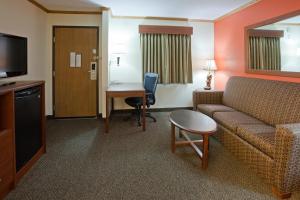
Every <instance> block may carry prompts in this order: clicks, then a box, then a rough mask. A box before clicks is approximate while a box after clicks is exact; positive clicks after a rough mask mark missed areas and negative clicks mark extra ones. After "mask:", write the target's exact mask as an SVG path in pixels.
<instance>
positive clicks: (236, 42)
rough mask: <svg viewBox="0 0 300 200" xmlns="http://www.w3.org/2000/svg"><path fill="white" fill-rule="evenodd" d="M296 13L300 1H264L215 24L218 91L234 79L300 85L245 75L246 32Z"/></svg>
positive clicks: (282, 78) (283, 78) (268, 77)
mask: <svg viewBox="0 0 300 200" xmlns="http://www.w3.org/2000/svg"><path fill="white" fill-rule="evenodd" d="M297 10H300V0H261V1H260V2H258V3H256V4H253V5H252V6H249V7H247V8H245V9H244V10H241V11H239V12H237V13H234V14H232V15H229V16H227V17H225V18H223V19H221V20H219V21H217V22H215V59H216V63H217V66H218V71H217V72H216V76H215V86H216V88H217V89H224V87H225V85H226V82H227V80H228V78H229V77H230V76H233V75H238V76H247V77H258V78H264V79H272V80H282V81H290V82H300V78H289V77H280V76H268V75H253V74H247V73H245V66H246V63H245V46H244V45H245V40H244V28H245V27H246V26H249V25H252V24H256V23H259V22H262V21H265V20H268V19H272V18H274V17H278V16H280V15H284V14H287V13H289V12H293V11H297ZM299 67H300V66H299Z"/></svg>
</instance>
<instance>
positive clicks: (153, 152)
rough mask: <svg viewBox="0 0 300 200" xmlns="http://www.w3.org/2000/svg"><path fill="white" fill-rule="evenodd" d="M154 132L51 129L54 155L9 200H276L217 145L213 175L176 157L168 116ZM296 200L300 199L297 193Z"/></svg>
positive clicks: (124, 125)
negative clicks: (171, 146) (171, 143)
mask: <svg viewBox="0 0 300 200" xmlns="http://www.w3.org/2000/svg"><path fill="white" fill-rule="evenodd" d="M154 115H155V116H156V117H157V121H158V122H157V123H152V122H149V123H148V124H147V131H146V132H142V131H141V129H140V128H137V127H136V123H135V121H134V120H132V121H129V122H128V121H127V122H126V121H124V120H123V119H124V118H125V116H124V115H114V116H113V119H112V121H111V129H110V133H109V134H104V133H103V122H102V121H101V120H96V119H74V120H50V121H48V122H47V151H48V152H47V154H45V155H44V156H43V157H42V158H41V159H40V160H39V161H38V163H37V164H36V165H35V166H34V167H33V169H32V170H31V171H30V172H29V173H28V174H27V175H26V176H25V177H24V178H23V179H22V180H21V182H20V183H19V184H18V186H17V188H16V189H15V190H14V191H12V192H11V193H10V194H9V195H8V196H7V199H20V200H29V199H30V200H35V199H37V200H43V199H54V200H56V199H57V200H60V199H76V200H79V199H83V200H96V199H109V200H110V199H111V200H114V199H116V200H119V199H124V200H135V199H139V200H142V199H178V200H182V199H197V200H199V199H204V200H209V199H218V200H219V199H223V200H227V199H228V200H233V199H249V200H250V199H255V200H256V199H257V200H259V199H274V198H273V196H272V193H271V187H270V186H269V185H266V184H265V183H263V182H262V181H261V179H260V178H258V177H257V176H256V175H255V174H254V173H253V172H252V171H249V170H248V169H247V168H246V167H245V166H244V165H243V164H242V163H241V162H239V161H237V160H236V159H235V157H233V156H232V155H231V154H230V153H229V152H228V151H227V150H226V149H224V148H223V146H222V145H220V144H219V143H218V142H217V141H216V140H214V139H212V140H211V146H210V157H209V166H208V169H207V170H205V171H203V170H202V169H201V167H200V166H201V165H200V164H201V161H200V160H199V158H198V157H197V156H196V154H195V153H194V152H193V151H192V150H191V149H190V148H188V147H184V148H180V149H177V151H176V154H172V153H171V150H170V124H169V122H168V113H154ZM292 199H300V194H299V193H296V194H293V198H292Z"/></svg>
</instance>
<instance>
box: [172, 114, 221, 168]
mask: <svg viewBox="0 0 300 200" xmlns="http://www.w3.org/2000/svg"><path fill="white" fill-rule="evenodd" d="M170 122H171V149H172V152H173V153H175V150H176V147H177V146H185V145H190V146H191V147H192V148H193V149H194V150H195V152H196V153H197V154H198V156H199V157H200V159H201V160H202V169H206V168H207V166H208V149H209V136H210V135H212V134H214V133H215V132H216V130H217V124H216V122H215V121H214V120H213V119H212V118H210V117H208V116H206V115H204V114H202V113H200V112H196V111H192V110H178V111H174V112H172V113H171V114H170ZM175 127H177V128H178V129H179V136H180V137H182V136H184V138H185V139H186V140H185V141H176V139H175V138H176V130H175ZM186 132H188V133H192V134H197V135H201V136H202V140H191V139H190V137H189V136H188V134H187V133H186ZM196 144H201V147H202V150H201V149H200V148H199V147H198V146H197V145H196Z"/></svg>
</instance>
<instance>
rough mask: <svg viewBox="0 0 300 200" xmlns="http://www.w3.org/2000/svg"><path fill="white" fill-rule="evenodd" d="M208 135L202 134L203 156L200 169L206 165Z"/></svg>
mask: <svg viewBox="0 0 300 200" xmlns="http://www.w3.org/2000/svg"><path fill="white" fill-rule="evenodd" d="M208 143H209V136H208V135H206V134H204V135H203V158H202V169H206V168H207V166H208V146H209V144H208Z"/></svg>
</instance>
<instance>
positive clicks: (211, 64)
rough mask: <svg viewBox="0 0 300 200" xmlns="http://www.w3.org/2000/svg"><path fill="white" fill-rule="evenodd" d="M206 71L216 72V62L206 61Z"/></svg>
mask: <svg viewBox="0 0 300 200" xmlns="http://www.w3.org/2000/svg"><path fill="white" fill-rule="evenodd" d="M203 69H204V70H209V71H215V70H217V65H216V62H215V60H213V59H209V60H206V65H205V66H204V67H203Z"/></svg>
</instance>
